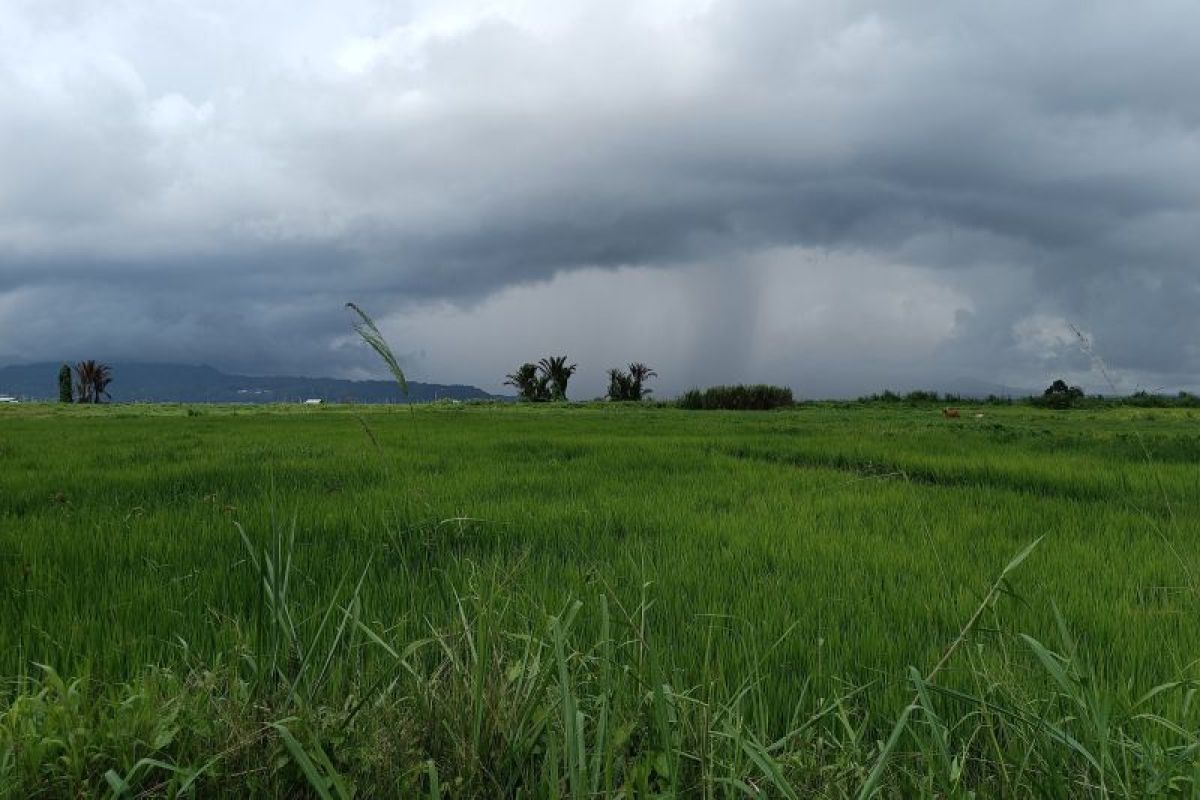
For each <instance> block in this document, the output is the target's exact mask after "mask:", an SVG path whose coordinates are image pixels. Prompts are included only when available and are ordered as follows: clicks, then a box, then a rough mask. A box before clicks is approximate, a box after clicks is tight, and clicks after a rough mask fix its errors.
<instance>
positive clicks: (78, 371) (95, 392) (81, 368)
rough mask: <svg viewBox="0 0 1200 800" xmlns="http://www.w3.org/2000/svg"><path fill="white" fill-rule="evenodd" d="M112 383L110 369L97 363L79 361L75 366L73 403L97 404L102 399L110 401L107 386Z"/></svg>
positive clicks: (106, 365)
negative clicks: (106, 398) (105, 398)
mask: <svg viewBox="0 0 1200 800" xmlns="http://www.w3.org/2000/svg"><path fill="white" fill-rule="evenodd" d="M110 383H112V367H110V366H109V365H108V364H101V363H100V362H98V361H92V360H88V361H80V362H79V363H78V364H76V365H75V402H77V403H99V402H101V398H102V397H108V398H109V399H112V396H111V395H109V393H108V385H109V384H110Z"/></svg>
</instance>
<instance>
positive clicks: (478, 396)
mask: <svg viewBox="0 0 1200 800" xmlns="http://www.w3.org/2000/svg"><path fill="white" fill-rule="evenodd" d="M60 366H62V365H61V364H59V363H57V362H54V363H50V362H47V363H42V364H22V365H18V366H9V367H0V395H13V396H15V397H18V398H20V399H23V400H52V399H55V398H57V397H58V369H59V367H60ZM112 367H113V382H112V385H111V386H109V391H110V392H111V393H112V399H113V400H114V401H116V402H122V403H129V402H138V401H144V402H153V403H289V402H299V401H301V400H307V399H309V398H320V399H322V400H325V401H327V402H354V403H405V402H413V403H420V402H427V401H430V400H446V399H449V400H488V399H504V398H502V396H501V395H493V394H489V393H487V392H485V391H483V390H482V389H478V388H476V387H474V386H462V385H458V384H455V385H443V384H439V383H417V382H415V381H409V384H408V397H407V398H405V397H404V395H403V394H401V392H400V387H398V386H397V385H396V383H395V382H394V381H349V380H341V379H339V378H301V377H293V376H285V375H274V376H265V377H255V376H250V375H228V374H226V373H224V372H221V371H219V370H216V369H213V368H212V367H208V366H191V365H187V364H113V365H112Z"/></svg>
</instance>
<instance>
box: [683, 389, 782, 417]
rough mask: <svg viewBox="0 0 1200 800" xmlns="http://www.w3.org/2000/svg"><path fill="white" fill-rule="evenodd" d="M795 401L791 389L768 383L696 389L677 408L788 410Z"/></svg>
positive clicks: (685, 396)
mask: <svg viewBox="0 0 1200 800" xmlns="http://www.w3.org/2000/svg"><path fill="white" fill-rule="evenodd" d="M794 402H795V401H794V400H793V399H792V390H791V389H789V388H788V387H786V386H768V385H767V384H765V383H759V384H755V385H753V386H746V385H743V384H738V385H736V386H710V387H709V388H707V389H692V390H690V391H687V392H684V393H683V394H682V395H680V396H679V398H678V399H677V400H676V401H675V403H676V405H677V406H679V407H680V408H683V409H687V410H689V411H701V410H702V411H711V410H719V409H724V410H727V411H770V410H771V409H775V408H786V407H787V406H790V405H792V404H793V403H794Z"/></svg>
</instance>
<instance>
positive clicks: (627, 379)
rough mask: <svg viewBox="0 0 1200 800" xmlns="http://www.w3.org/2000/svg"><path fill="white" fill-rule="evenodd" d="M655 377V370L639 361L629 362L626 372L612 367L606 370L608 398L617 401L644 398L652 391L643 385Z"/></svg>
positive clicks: (656, 374) (635, 400) (656, 375)
mask: <svg viewBox="0 0 1200 800" xmlns="http://www.w3.org/2000/svg"><path fill="white" fill-rule="evenodd" d="M657 377H658V373H657V372H655V371H654V370H652V369H650V367H648V366H646V365H645V364H643V363H642V362H640V361H635V362H633V363H632V364H630V365H629V371H628V372H625V371H624V370H620V369H617V368H616V367H614V368H612V369H610V370H609V371H608V399H609V400H613V401H617V402H621V401H627V400H628V401H634V402H637V401H639V400H642V399H645V397H646V396H647V395H649V394H650V393H651V392H652V391H654V390H653V389H647V388H646V387H645V383H646V381H648V380H650V379H651V378H657Z"/></svg>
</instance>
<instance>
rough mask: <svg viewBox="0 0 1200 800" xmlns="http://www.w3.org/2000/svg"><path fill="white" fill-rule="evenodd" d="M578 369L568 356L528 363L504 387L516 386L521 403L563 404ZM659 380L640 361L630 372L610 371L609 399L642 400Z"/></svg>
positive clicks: (511, 373) (513, 373)
mask: <svg viewBox="0 0 1200 800" xmlns="http://www.w3.org/2000/svg"><path fill="white" fill-rule="evenodd" d="M578 368H579V366H578V365H577V364H568V363H567V357H566V356H549V357H547V358H543V359H542V360H541V361H539V362H537V363H536V364H534V363H533V362H532V361H527V362H525V363H524V364H522V365H521V366H520V367H518V368H517V370H516V372H510V373H509V374H508V375H505V376H504V377H505V378H507V380H506V381H504V385H505V386H512V387H514V388H515V389H516V390H517V397H518V399H520V400H526V401H529V402H532V403H546V402H550V401H554V400H558V401H563V400H566V399H567V384H568V383H569V382H570V380H571V376H572V375H574V374H575V371H576V370H577V369H578ZM656 377H658V373H657V372H655V371H654V370H652V369H650V367H648V366H646V365H645V364H643V363H641V362H640V361H635V362H633V363H632V364H630V365H629V371H628V372H625V371H624V370H620V369H616V368H614V369H610V370H609V371H608V399H609V400H614V401H624V400H635V401H636V400H642V399H644V398H645V397H647V396H648V395H649V394H650V391H651V390H650V389H647V388H646V381H648V380H650V379H651V378H656Z"/></svg>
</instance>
